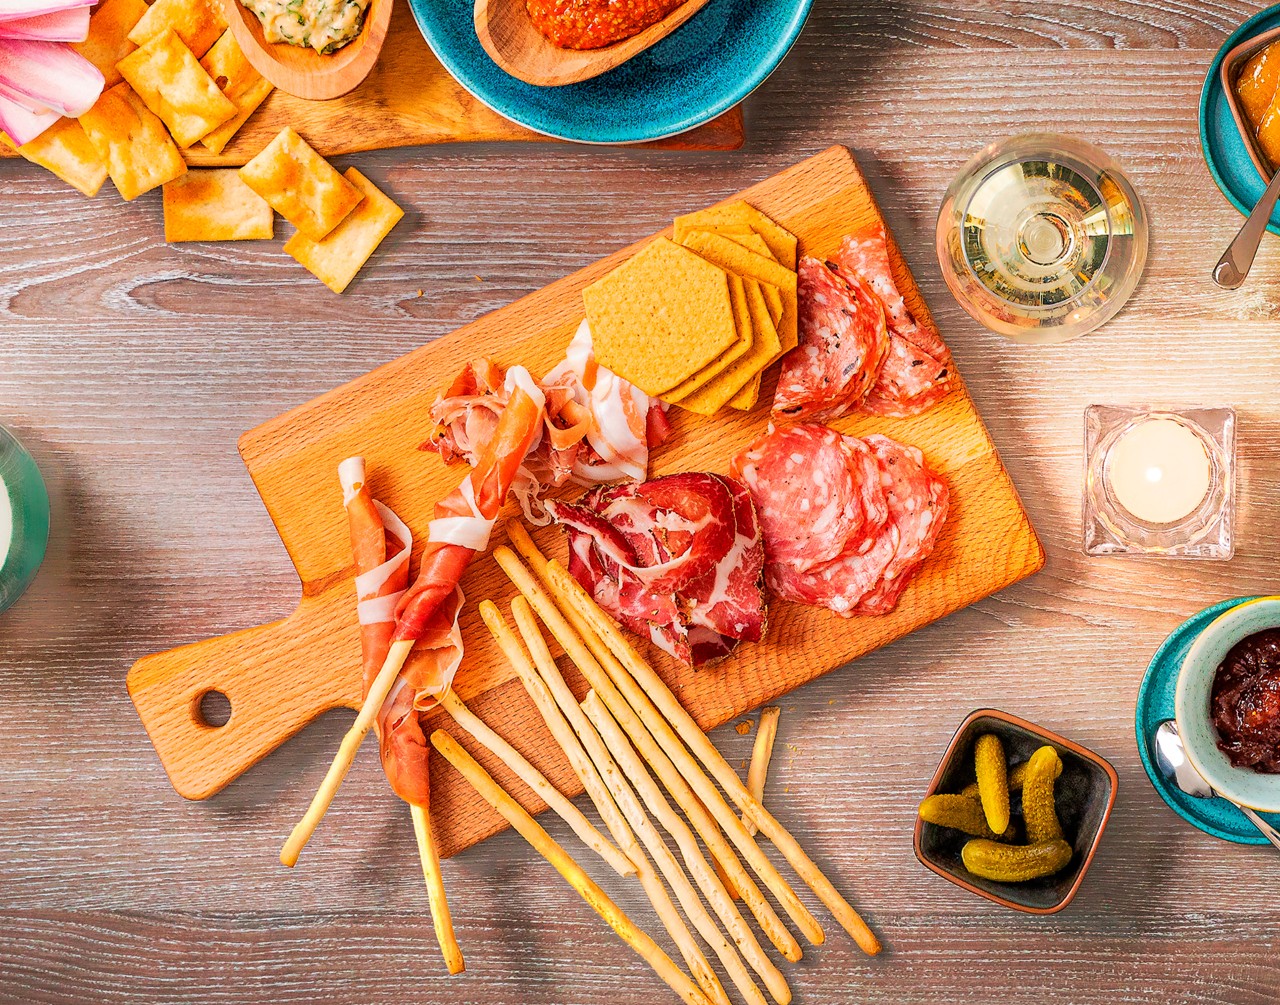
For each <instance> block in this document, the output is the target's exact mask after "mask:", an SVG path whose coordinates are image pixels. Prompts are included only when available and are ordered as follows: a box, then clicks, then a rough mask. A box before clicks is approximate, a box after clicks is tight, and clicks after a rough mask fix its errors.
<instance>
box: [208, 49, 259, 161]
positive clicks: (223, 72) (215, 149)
mask: <svg viewBox="0 0 1280 1005" xmlns="http://www.w3.org/2000/svg"><path fill="white" fill-rule="evenodd" d="M200 65H201V66H203V67H204V69H205V72H206V73H207V74H209V76H211V77H212V78H213V82H214V83H215V84H217V85H218V87H219V88H220V89H221V90H222V93H223V94H225V95H226V96H227V97H228V98H230V99H231V102H232V103H233V104H234V105H235V106H236V114H235V115H233V116H232V117H231V118H229V119H228V120H227V121H226V122H224V123H223V124H222V125H220V126H219V127H218V128H217V129H215V130H214V131H213V132H211V133H209V134H208V135H207V136H206V137H204V139H202V140H201V141H200V142H201V143H202V144H203V145H204V146H205V147H206V148H207V149H208V150H209V151H211V152H212V153H215V154H220V153H222V151H223V150H224V149H225V148H226V146H227V144H228V143H230V142H231V138H232V137H233V136H235V134H236V133H237V132H238V131H239V129H240V127H241V126H243V125H244V124H245V122H246V121H247V120H248V118H249V116H250V115H252V114H253V113H254V112H255V111H257V108H258V106H259V105H260V104H262V103H263V102H264V101H266V100H267V95H268V94H270V93H271V92H272V91H273V90H275V85H273V84H272V83H271V81H269V80H267V79H266V78H265V77H263V76H262V74H260V73H259V72H258V71H257V70H255V69H254V68H253V64H252V63H250V62H249V60H247V59H246V58H245V55H244V52H243V51H241V49H240V44H239V43H238V42H237V41H236V37H235V35H234V34H233V33H232V31H231V29H230V28H228V29H227V30H226V31H224V32H223V33H222V37H221V38H220V39H218V41H216V42H214V43H213V48H212V49H210V50H209V51H208V52H206V53H205V54H204V59H202V60H200Z"/></svg>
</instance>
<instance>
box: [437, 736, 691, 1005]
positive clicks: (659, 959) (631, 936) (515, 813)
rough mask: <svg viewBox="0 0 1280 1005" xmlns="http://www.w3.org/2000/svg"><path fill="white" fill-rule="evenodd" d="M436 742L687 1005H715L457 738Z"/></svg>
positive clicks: (446, 757)
mask: <svg viewBox="0 0 1280 1005" xmlns="http://www.w3.org/2000/svg"><path fill="white" fill-rule="evenodd" d="M431 744H432V746H434V747H435V748H436V750H438V751H440V753H441V754H442V755H443V756H444V758H445V760H447V761H448V762H449V763H450V764H452V765H453V766H454V767H455V768H457V769H458V771H459V772H460V773H461V774H462V776H463V777H464V778H465V779H466V780H467V781H468V782H469V783H470V784H471V786H472V788H474V789H475V790H476V791H477V792H478V793H480V795H481V796H482V797H483V798H484V800H485V802H487V803H488V804H489V805H490V806H492V807H493V808H494V809H495V810H497V811H498V813H499V814H501V816H502V817H503V819H505V820H506V821H507V823H509V824H511V826H512V827H514V828H515V829H516V831H518V832H519V834H520V836H521V837H523V838H524V839H525V840H526V841H528V842H529V844H530V845H532V846H533V848H534V850H535V851H537V852H538V854H539V855H541V856H542V857H543V858H545V859H546V860H547V861H548V862H549V863H550V864H551V865H552V866H553V867H554V868H555V870H556V872H558V873H560V875H561V876H563V877H564V878H565V880H566V881H568V883H569V885H570V886H571V887H573V888H574V889H575V890H576V891H578V894H579V895H580V896H581V897H582V899H583V900H585V901H586V902H587V903H588V904H590V905H591V907H592V909H593V910H594V911H595V912H596V914H598V915H600V917H602V918H603V919H604V920H605V921H607V922H608V923H609V927H610V928H612V929H613V930H614V931H615V932H617V933H618V935H619V936H620V937H621V938H622V940H623V941H624V942H625V943H626V944H627V945H629V946H630V947H631V948H632V949H634V950H635V951H636V952H637V953H638V954H639V955H640V956H641V957H642V958H643V959H644V961H645V962H646V963H648V964H649V966H651V967H653V969H654V970H655V971H656V972H657V974H658V976H659V977H661V978H662V979H663V980H664V981H665V982H666V983H667V985H668V986H669V987H670V988H671V989H672V990H673V991H675V993H676V994H678V995H679V996H680V997H681V999H682V1000H683V1001H685V1002H686V1003H687V1005H712V1002H711V999H709V998H708V997H707V996H706V995H705V994H703V992H702V991H701V990H700V989H699V987H698V986H697V985H696V984H694V983H693V981H691V980H690V979H689V977H688V975H687V974H685V972H684V971H683V970H681V969H680V968H679V967H677V966H676V965H675V963H674V962H672V960H671V957H669V956H668V955H667V954H666V953H664V952H663V951H662V949H661V948H659V946H658V945H657V943H655V942H654V941H653V939H651V938H650V937H649V936H648V935H647V934H645V933H644V932H643V931H641V930H640V929H639V928H637V927H636V926H635V924H633V923H632V921H631V919H630V918H628V917H627V916H626V915H625V914H624V913H623V912H622V909H621V908H620V907H618V905H617V904H615V903H614V902H613V901H612V900H610V899H609V895H608V894H607V893H605V892H604V891H603V890H602V889H600V887H599V886H597V885H596V883H595V881H594V880H592V878H591V877H590V876H588V875H587V874H586V873H585V872H583V871H582V867H581V866H579V865H578V863H577V862H575V861H574V860H573V858H572V857H571V856H570V855H569V853H568V852H567V851H565V850H564V849H563V848H562V847H560V845H559V844H557V843H556V841H555V839H554V838H552V837H551V835H550V834H548V833H547V832H546V831H545V830H543V829H542V827H541V826H540V825H539V824H538V821H536V820H534V819H533V817H531V816H530V815H529V813H528V811H526V810H525V809H524V807H523V806H521V805H520V804H519V803H518V802H516V801H515V799H513V798H512V797H511V796H510V795H509V794H508V793H507V792H506V791H505V790H504V789H503V788H502V786H501V785H499V784H498V783H497V782H495V781H494V780H493V778H492V777H490V775H489V773H488V772H487V771H485V770H484V768H483V767H481V766H480V764H479V762H477V761H476V760H475V758H473V757H472V756H471V755H470V754H468V753H467V752H466V751H465V750H463V749H462V747H461V746H460V745H459V744H458V741H457V740H455V739H454V738H453V737H452V736H450V735H449V734H448V733H446V732H445V731H444V730H442V729H437V730H436V731H435V732H434V733H432V734H431Z"/></svg>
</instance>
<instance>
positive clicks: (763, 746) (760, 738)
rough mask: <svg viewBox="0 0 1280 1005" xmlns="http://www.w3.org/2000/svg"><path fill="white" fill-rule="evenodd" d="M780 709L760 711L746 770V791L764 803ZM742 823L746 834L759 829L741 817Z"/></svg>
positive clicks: (744, 817)
mask: <svg viewBox="0 0 1280 1005" xmlns="http://www.w3.org/2000/svg"><path fill="white" fill-rule="evenodd" d="M781 714H782V709H780V708H778V706H777V705H770V706H769V707H768V708H764V709H761V710H760V725H759V726H757V727H756V742H755V743H754V744H753V745H752V747H751V766H750V767H749V768H747V791H749V792H750V793H751V794H752V795H753V796H755V797H756V798H757V799H758V800H760V802H761V803H762V804H763V803H764V783H765V779H766V778H768V777H769V760H770V759H771V758H772V757H773V741H774V740H775V739H776V738H777V736H778V716H779V715H781ZM742 823H743V825H744V826H745V827H746V828H747V833H748V834H754V833H755V832H756V831H758V830H759V829H760V828H758V827H757V826H756V825H755V824H754V823H752V822H751V821H750V820H749V819H747V815H746V814H745V813H744V814H743V815H742Z"/></svg>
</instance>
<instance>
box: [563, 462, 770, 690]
mask: <svg viewBox="0 0 1280 1005" xmlns="http://www.w3.org/2000/svg"><path fill="white" fill-rule="evenodd" d="M547 509H548V511H549V512H550V514H551V515H552V516H553V517H554V518H555V520H557V521H558V522H559V523H561V524H562V525H564V527H565V528H566V530H567V531H568V535H569V572H570V573H571V574H572V575H573V577H574V578H575V579H577V580H578V581H579V582H580V583H582V585H583V586H584V587H586V589H587V590H589V591H590V592H591V594H592V596H594V597H595V599H596V602H597V603H599V604H600V606H601V607H603V608H604V609H605V610H607V611H609V613H611V614H612V615H614V617H616V618H618V620H620V621H621V622H622V623H623V624H625V625H626V626H627V627H628V628H630V629H631V630H632V631H634V632H636V633H637V634H639V635H643V636H645V637H647V638H649V639H650V640H651V641H653V642H654V643H655V644H656V645H658V646H660V647H661V648H662V649H664V650H666V651H667V652H668V653H670V654H671V655H673V656H675V657H676V658H677V659H680V660H682V661H684V662H685V663H689V664H691V665H693V666H701V665H703V664H705V663H708V662H710V661H712V660H715V659H719V658H720V657H722V656H727V655H728V654H729V653H731V652H732V651H733V650H734V649H735V648H736V647H737V645H738V644H739V643H740V642H743V641H752V642H754V641H758V640H759V639H760V638H761V636H762V635H763V633H764V626H765V600H764V591H763V572H764V546H763V543H762V539H761V529H760V523H759V519H758V517H757V514H756V508H755V504H754V502H753V501H752V496H751V492H750V490H749V489H748V488H747V486H746V485H744V484H743V483H741V482H739V481H736V480H735V479H732V478H727V477H725V476H723V475H715V474H705V473H688V474H678V475H668V476H667V477H665V478H655V479H653V480H651V481H645V482H637V483H629V484H623V485H615V486H608V487H606V486H600V487H598V488H595V489H592V490H591V491H590V492H588V493H587V494H586V495H584V496H583V497H582V498H581V499H579V500H577V501H576V502H573V503H565V502H560V501H558V500H548V502H547Z"/></svg>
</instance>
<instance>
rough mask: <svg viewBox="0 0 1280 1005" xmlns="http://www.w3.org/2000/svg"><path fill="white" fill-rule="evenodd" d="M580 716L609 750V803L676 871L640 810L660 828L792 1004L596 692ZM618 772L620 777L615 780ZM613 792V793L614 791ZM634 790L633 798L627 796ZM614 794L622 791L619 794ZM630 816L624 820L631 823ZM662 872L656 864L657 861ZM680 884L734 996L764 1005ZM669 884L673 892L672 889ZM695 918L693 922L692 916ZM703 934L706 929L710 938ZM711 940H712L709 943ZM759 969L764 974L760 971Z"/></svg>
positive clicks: (740, 942) (784, 1001)
mask: <svg viewBox="0 0 1280 1005" xmlns="http://www.w3.org/2000/svg"><path fill="white" fill-rule="evenodd" d="M582 710H583V711H584V712H586V713H587V718H588V719H590V720H591V724H592V725H593V726H595V727H596V731H597V732H598V733H599V734H600V737H601V739H603V740H604V742H605V746H606V747H608V748H609V752H610V753H611V754H612V755H613V764H611V765H610V766H609V769H605V770H602V773H603V774H604V780H605V784H607V785H608V786H609V789H610V791H612V792H613V795H614V799H616V800H617V801H618V805H619V806H621V807H622V810H623V812H624V813H627V812H628V809H629V808H630V809H631V813H634V814H636V815H637V816H638V817H640V818H641V819H642V820H644V823H645V824H646V825H647V830H648V831H649V832H652V833H651V839H653V840H656V841H657V842H658V844H660V845H661V847H662V851H663V852H665V855H666V857H667V858H668V859H670V860H671V861H670V863H669V864H670V865H671V866H674V868H675V869H677V870H679V868H680V866H679V863H677V862H676V861H675V859H674V856H672V854H671V852H670V851H669V850H667V847H666V844H665V843H663V841H662V838H661V836H659V835H658V833H657V831H656V830H655V829H654V827H653V824H651V823H649V821H648V817H647V816H645V808H646V807H647V809H648V812H649V813H650V814H652V815H653V816H654V817H655V818H656V819H657V821H658V823H660V824H661V825H662V826H663V828H664V829H665V830H666V831H667V833H668V834H670V835H671V836H672V837H673V838H674V839H675V842H676V845H677V847H678V848H679V849H680V855H681V857H682V858H683V859H684V863H685V868H686V869H688V871H689V873H690V874H692V876H693V878H694V880H695V881H696V882H697V884H698V887H699V889H701V890H702V893H703V895H704V896H705V897H706V899H707V902H708V903H709V904H710V905H711V907H712V910H714V911H715V912H716V914H717V915H718V916H719V918H720V920H721V921H722V922H723V923H724V926H725V929H726V930H727V931H728V933H729V935H730V936H731V937H732V938H733V941H734V942H735V943H736V944H737V946H738V948H739V949H740V950H742V953H743V955H744V956H746V955H748V954H749V953H754V954H755V957H756V958H755V959H754V960H752V961H751V964H752V966H753V967H755V968H756V969H757V971H758V972H760V973H761V976H762V977H764V976H765V974H766V973H767V974H768V976H767V977H765V980H766V982H767V983H768V985H769V993H770V994H771V995H773V997H774V999H775V1000H776V1001H777V1002H778V1005H788V1003H789V1002H790V1001H791V989H790V988H788V987H787V982H786V979H785V978H784V977H783V976H782V974H781V972H780V971H779V970H778V968H777V967H775V966H774V965H773V963H772V962H771V961H770V960H769V958H768V957H767V956H766V955H765V953H764V950H762V949H761V948H760V944H759V943H758V942H756V940H755V937H754V936H753V935H752V934H751V931H750V929H748V928H747V923H746V922H745V921H743V920H742V915H741V914H739V913H738V909H737V908H736V907H734V905H733V901H732V899H731V898H730V897H729V894H728V892H727V891H726V890H725V888H724V886H723V885H722V884H721V883H720V880H719V879H718V878H717V877H716V874H715V870H714V869H712V868H711V865H710V863H708V862H707V860H706V857H705V856H704V855H703V854H702V849H701V848H700V847H699V846H698V840H697V838H695V837H694V836H693V831H691V830H690V829H689V826H688V825H687V824H686V823H685V822H684V821H683V820H682V819H681V818H680V814H679V813H677V812H676V811H675V810H673V809H672V808H671V804H670V803H668V802H667V800H666V799H665V798H664V797H663V795H662V792H661V790H660V789H659V788H658V783H657V782H655V781H654V780H653V779H652V778H651V777H650V776H649V771H648V769H647V768H646V767H645V766H644V764H643V762H642V761H641V760H640V756H639V755H638V754H637V753H636V752H635V749H634V748H633V747H632V746H631V743H630V742H629V741H628V740H627V738H626V736H625V735H623V732H622V729H621V728H620V727H619V726H618V724H617V723H616V722H615V721H614V719H613V716H611V715H610V714H609V711H608V709H606V708H605V706H604V702H603V701H601V700H600V696H599V695H597V694H596V693H595V691H589V692H587V697H586V698H585V699H584V700H583V702H582ZM619 772H621V774H618V773H619ZM628 782H629V783H630V784H629V785H628ZM615 786H617V788H615ZM633 788H634V790H635V792H634V793H633V792H632V789H633ZM619 789H622V790H623V791H622V792H621V793H620V792H619ZM637 794H638V795H639V797H640V800H641V801H642V802H643V803H644V806H643V807H641V806H640V805H638V804H635V796H636V795H637ZM623 795H625V796H627V797H629V802H630V804H631V806H630V807H629V806H628V800H627V799H624V798H623ZM630 817H631V814H630V813H629V814H628V819H630ZM631 825H632V827H633V828H635V829H636V831H637V832H639V833H640V834H641V836H642V837H644V835H645V830H644V829H642V828H641V827H640V826H637V821H636V820H631ZM653 852H654V857H655V858H657V857H658V852H657V850H656V849H653ZM659 865H660V866H661V859H659ZM679 875H680V879H681V880H682V881H683V887H684V895H683V896H682V895H681V888H680V887H676V895H677V897H679V898H680V902H681V903H682V904H684V903H685V898H686V897H687V898H689V899H690V900H692V902H693V903H692V905H686V907H685V913H686V914H688V915H689V917H690V920H692V921H693V923H694V926H695V927H696V928H697V929H698V931H699V932H701V933H702V937H703V938H704V939H706V940H707V942H708V944H709V945H710V946H711V947H712V948H713V949H714V950H715V951H716V955H717V956H719V957H720V962H721V963H722V964H724V968H725V971H726V973H728V974H729V978H730V979H731V980H732V981H733V983H734V985H735V986H736V987H737V988H738V991H739V992H740V993H741V994H742V996H743V998H745V999H746V1000H747V1001H748V1002H751V1003H753V1005H765V997H764V995H763V994H762V993H761V992H760V989H759V988H758V987H756V984H755V982H754V981H753V980H752V979H751V974H750V973H748V972H747V968H746V967H745V966H744V965H743V962H742V958H741V957H739V956H738V954H737V953H736V952H734V950H733V948H732V947H731V946H730V945H729V943H728V942H727V941H725V939H724V936H722V935H721V934H720V930H719V929H718V928H717V927H716V925H715V922H714V921H712V920H711V917H710V916H709V915H708V914H707V911H706V909H705V908H704V907H703V906H702V901H700V900H699V899H698V894H697V891H695V890H694V889H693V886H692V884H691V883H690V882H689V880H688V879H687V878H686V877H685V875H684V873H683V872H680V873H679ZM674 885H675V884H674V880H673V886H674ZM694 911H696V912H699V915H700V917H699V916H696V915H695V914H694V913H692V912H694ZM704 928H709V929H710V935H708V933H707V931H705V930H704ZM712 936H714V939H713V938H712ZM762 968H763V969H762Z"/></svg>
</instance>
